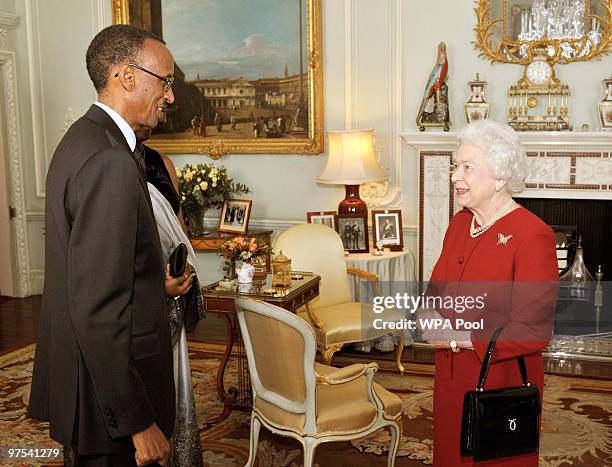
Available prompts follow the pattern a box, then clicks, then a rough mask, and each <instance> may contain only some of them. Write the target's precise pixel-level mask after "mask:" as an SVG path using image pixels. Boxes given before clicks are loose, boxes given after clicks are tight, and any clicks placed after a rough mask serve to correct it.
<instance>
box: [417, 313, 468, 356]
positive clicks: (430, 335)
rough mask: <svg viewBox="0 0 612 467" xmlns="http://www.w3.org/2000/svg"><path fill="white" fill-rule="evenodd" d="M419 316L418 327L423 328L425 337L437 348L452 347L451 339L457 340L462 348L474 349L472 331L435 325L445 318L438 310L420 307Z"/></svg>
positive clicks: (422, 333) (422, 331) (422, 332)
mask: <svg viewBox="0 0 612 467" xmlns="http://www.w3.org/2000/svg"><path fill="white" fill-rule="evenodd" d="M416 317H417V328H418V329H420V330H421V335H422V336H423V339H425V340H426V341H427V343H428V344H430V345H431V346H432V347H434V348H435V349H450V344H449V343H450V341H451V340H455V341H456V342H457V346H458V347H459V348H460V349H467V350H474V346H473V345H472V341H471V339H470V334H471V333H470V331H455V330H454V329H448V328H447V327H444V326H443V325H440V326H437V327H436V326H434V323H436V321H434V320H442V321H437V323H444V321H445V320H444V318H443V317H442V315H440V313H438V312H437V311H436V310H430V309H426V308H419V310H417V313H416ZM428 320H429V322H430V325H429V326H428V327H423V326H421V323H424V322H426V321H428Z"/></svg>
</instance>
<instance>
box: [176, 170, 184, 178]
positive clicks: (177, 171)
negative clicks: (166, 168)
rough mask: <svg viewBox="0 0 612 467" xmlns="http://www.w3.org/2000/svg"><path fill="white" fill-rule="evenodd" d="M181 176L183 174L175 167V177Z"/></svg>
mask: <svg viewBox="0 0 612 467" xmlns="http://www.w3.org/2000/svg"><path fill="white" fill-rule="evenodd" d="M182 176H183V172H181V171H180V170H179V169H176V177H177V178H181V177H182Z"/></svg>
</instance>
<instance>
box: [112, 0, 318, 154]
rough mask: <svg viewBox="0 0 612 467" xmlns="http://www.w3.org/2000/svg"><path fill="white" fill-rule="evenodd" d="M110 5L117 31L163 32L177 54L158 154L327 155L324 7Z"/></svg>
mask: <svg viewBox="0 0 612 467" xmlns="http://www.w3.org/2000/svg"><path fill="white" fill-rule="evenodd" d="M109 1H112V8H113V22H114V23H124V24H131V25H133V26H136V27H139V28H141V29H146V30H148V31H151V32H153V33H155V34H157V35H158V36H160V37H162V38H163V40H164V41H165V42H166V44H167V46H168V49H169V50H170V52H172V54H173V56H174V60H175V69H174V77H175V81H174V85H173V87H172V90H173V91H174V96H175V102H174V103H173V104H172V105H170V106H169V110H168V112H167V113H166V118H165V121H163V122H160V124H159V125H158V127H157V128H156V129H155V130H153V135H152V137H151V139H150V140H149V143H150V145H151V146H152V147H154V148H155V149H158V150H160V151H163V152H166V153H173V154H177V153H187V154H207V155H209V156H210V157H212V158H213V159H218V158H220V157H221V156H223V155H225V154H231V153H243V154H249V153H263V154H282V153H287V154H320V153H322V152H323V140H324V134H323V73H322V57H323V51H322V49H321V47H322V46H321V44H322V36H321V10H322V8H321V0H295V1H282V2H279V1H277V0H249V1H244V0H224V1H222V2H212V3H211V2H204V1H190V0H158V1H151V0H109ZM149 143H147V144H149Z"/></svg>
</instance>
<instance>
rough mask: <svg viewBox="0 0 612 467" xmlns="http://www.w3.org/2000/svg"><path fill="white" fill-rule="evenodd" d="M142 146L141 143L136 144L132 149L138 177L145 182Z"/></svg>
mask: <svg viewBox="0 0 612 467" xmlns="http://www.w3.org/2000/svg"><path fill="white" fill-rule="evenodd" d="M144 155H145V154H144V147H143V146H142V145H136V148H135V149H134V159H135V160H136V164H137V165H138V172H139V173H140V178H141V179H142V180H143V181H144V182H146V181H147V166H146V164H145V157H144Z"/></svg>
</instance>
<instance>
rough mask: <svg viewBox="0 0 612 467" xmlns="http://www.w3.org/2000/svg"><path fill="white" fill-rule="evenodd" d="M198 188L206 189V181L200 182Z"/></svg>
mask: <svg viewBox="0 0 612 467" xmlns="http://www.w3.org/2000/svg"><path fill="white" fill-rule="evenodd" d="M200 188H201V189H202V191H206V189H207V188H208V182H202V183H200Z"/></svg>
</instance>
